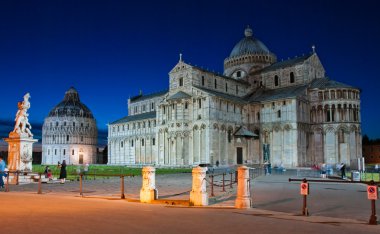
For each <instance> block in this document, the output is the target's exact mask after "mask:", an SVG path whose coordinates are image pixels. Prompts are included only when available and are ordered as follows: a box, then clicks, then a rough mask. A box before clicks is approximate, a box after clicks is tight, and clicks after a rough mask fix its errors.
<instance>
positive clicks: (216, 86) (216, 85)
mask: <svg viewBox="0 0 380 234" xmlns="http://www.w3.org/2000/svg"><path fill="white" fill-rule="evenodd" d="M214 87H215V89H217V88H218V84H217V83H216V79H215V80H214Z"/></svg>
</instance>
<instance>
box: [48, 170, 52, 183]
mask: <svg viewBox="0 0 380 234" xmlns="http://www.w3.org/2000/svg"><path fill="white" fill-rule="evenodd" d="M47 178H48V179H49V180H53V173H52V172H51V170H50V169H49V170H48V172H47Z"/></svg>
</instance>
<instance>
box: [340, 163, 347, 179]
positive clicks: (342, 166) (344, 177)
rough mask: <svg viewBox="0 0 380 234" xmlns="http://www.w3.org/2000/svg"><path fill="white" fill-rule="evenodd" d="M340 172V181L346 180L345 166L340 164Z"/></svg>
mask: <svg viewBox="0 0 380 234" xmlns="http://www.w3.org/2000/svg"><path fill="white" fill-rule="evenodd" d="M340 172H341V175H342V180H343V179H346V164H344V163H342V164H341V165H340Z"/></svg>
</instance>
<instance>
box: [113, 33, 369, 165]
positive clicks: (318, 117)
mask: <svg viewBox="0 0 380 234" xmlns="http://www.w3.org/2000/svg"><path fill="white" fill-rule="evenodd" d="M360 118H361V117H360V90H359V89H358V88H356V87H353V86H350V85H347V84H343V83H340V82H337V81H334V80H332V79H330V78H329V77H326V76H325V69H324V67H323V65H322V63H321V61H320V60H319V57H318V55H317V53H316V52H315V48H314V47H313V51H312V52H311V53H310V54H307V55H302V56H299V57H295V58H292V59H288V60H284V61H277V57H276V55H275V54H274V53H273V52H271V51H270V50H269V49H268V48H267V47H266V46H265V45H264V43H262V42H261V41H260V40H258V39H257V38H256V37H255V36H254V35H253V32H252V30H251V29H250V28H249V27H247V28H246V29H245V31H244V37H243V38H242V39H241V40H240V41H239V42H238V43H237V44H236V45H235V46H234V47H233V49H232V51H231V53H230V55H229V57H227V58H226V59H225V60H224V73H223V74H218V73H215V72H211V71H208V70H205V69H203V68H200V67H197V66H194V65H191V64H189V63H186V62H185V61H184V60H183V59H182V56H181V55H180V59H179V61H178V63H177V64H176V65H175V66H174V67H173V68H172V70H171V71H170V72H169V89H168V90H164V91H160V92H157V93H152V94H148V95H143V94H142V93H140V95H137V96H135V97H131V98H129V99H128V116H126V117H123V118H121V119H119V120H116V121H114V122H113V123H111V124H109V126H108V164H110V165H131V166H142V165H155V166H160V167H192V166H195V165H198V164H203V163H210V164H212V165H220V166H231V165H237V164H245V165H252V164H263V163H264V162H270V163H271V164H272V166H280V165H282V166H285V167H303V166H311V165H314V164H320V163H326V164H336V163H346V164H347V165H350V163H352V162H354V161H355V160H356V159H357V158H358V157H361V155H362V152H361V148H362V147H361V127H360V121H361V119H360Z"/></svg>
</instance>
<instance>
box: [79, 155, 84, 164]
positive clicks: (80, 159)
mask: <svg viewBox="0 0 380 234" xmlns="http://www.w3.org/2000/svg"><path fill="white" fill-rule="evenodd" d="M79 164H83V154H80V155H79Z"/></svg>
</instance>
